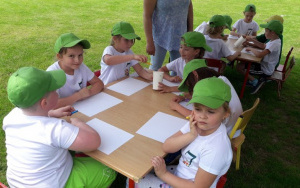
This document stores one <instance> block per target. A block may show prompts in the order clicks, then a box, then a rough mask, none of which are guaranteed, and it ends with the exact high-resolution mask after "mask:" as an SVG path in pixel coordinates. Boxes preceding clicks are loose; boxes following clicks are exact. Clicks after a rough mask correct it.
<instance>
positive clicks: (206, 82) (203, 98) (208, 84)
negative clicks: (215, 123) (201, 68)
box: [189, 77, 231, 109]
mask: <svg viewBox="0 0 300 188" xmlns="http://www.w3.org/2000/svg"><path fill="white" fill-rule="evenodd" d="M230 99H231V89H230V86H229V85H228V84H226V83H225V82H224V81H223V80H222V79H220V78H217V77H211V78H205V79H202V80H200V81H198V82H197V84H196V85H195V87H194V92H193V96H192V99H191V100H190V101H189V104H190V103H199V104H202V105H204V106H207V107H209V108H212V109H216V108H219V107H220V106H222V105H223V104H224V102H229V101H230Z"/></svg>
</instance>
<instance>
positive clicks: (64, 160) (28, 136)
mask: <svg viewBox="0 0 300 188" xmlns="http://www.w3.org/2000/svg"><path fill="white" fill-rule="evenodd" d="M3 130H4V131H5V138H6V141H5V143H6V149H7V173H6V176H7V182H8V184H9V186H10V187H43V188H44V187H49V188H50V187H63V186H64V185H65V183H66V182H67V180H68V178H69V175H70V172H71V170H72V166H73V160H72V157H71V155H70V153H69V151H68V148H69V147H70V146H71V145H72V143H73V142H74V140H75V139H76V137H77V135H78V132H79V128H78V127H76V126H73V125H71V124H69V123H68V122H66V121H65V120H62V119H57V118H51V117H44V116H26V115H24V114H23V112H22V110H21V109H19V108H14V109H13V110H12V111H11V112H10V113H9V114H8V115H7V116H6V117H5V118H4V119H3Z"/></svg>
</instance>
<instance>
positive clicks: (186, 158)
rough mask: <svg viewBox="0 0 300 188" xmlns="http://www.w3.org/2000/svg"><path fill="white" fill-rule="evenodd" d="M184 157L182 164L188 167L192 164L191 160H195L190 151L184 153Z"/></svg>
mask: <svg viewBox="0 0 300 188" xmlns="http://www.w3.org/2000/svg"><path fill="white" fill-rule="evenodd" d="M184 155H185V156H184V160H183V164H185V165H186V166H187V167H189V166H190V165H191V164H192V162H193V160H194V159H196V155H194V154H192V153H191V152H190V150H189V151H187V152H185V154H184Z"/></svg>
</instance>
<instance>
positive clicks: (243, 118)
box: [229, 98, 260, 139]
mask: <svg viewBox="0 0 300 188" xmlns="http://www.w3.org/2000/svg"><path fill="white" fill-rule="evenodd" d="M259 102H260V99H259V98H257V99H256V100H255V102H254V104H253V106H252V108H250V109H248V110H246V111H244V112H243V113H242V115H240V117H239V118H238V120H237V121H236V123H235V125H234V127H233V129H232V131H231V133H230V135H229V138H230V139H232V138H233V135H234V134H235V132H236V131H237V130H241V133H243V132H244V130H245V128H246V126H247V124H248V122H249V121H250V119H251V117H252V115H253V113H254V111H255V110H256V108H257V106H258V104H259Z"/></svg>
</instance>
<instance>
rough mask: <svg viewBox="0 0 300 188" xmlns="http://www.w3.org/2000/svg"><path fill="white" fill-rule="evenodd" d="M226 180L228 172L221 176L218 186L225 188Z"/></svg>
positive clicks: (217, 187)
mask: <svg viewBox="0 0 300 188" xmlns="http://www.w3.org/2000/svg"><path fill="white" fill-rule="evenodd" d="M226 181H227V173H226V174H224V175H223V176H221V177H220V179H219V181H218V183H217V186H216V188H223V187H224V186H225V183H226Z"/></svg>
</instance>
